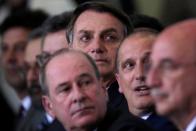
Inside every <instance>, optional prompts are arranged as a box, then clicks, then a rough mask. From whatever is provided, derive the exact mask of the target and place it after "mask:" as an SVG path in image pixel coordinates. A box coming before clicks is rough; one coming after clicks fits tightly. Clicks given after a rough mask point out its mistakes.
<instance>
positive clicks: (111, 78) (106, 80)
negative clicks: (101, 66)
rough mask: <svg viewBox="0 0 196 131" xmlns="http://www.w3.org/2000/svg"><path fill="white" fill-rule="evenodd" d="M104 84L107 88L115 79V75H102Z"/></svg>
mask: <svg viewBox="0 0 196 131" xmlns="http://www.w3.org/2000/svg"><path fill="white" fill-rule="evenodd" d="M102 81H103V85H104V87H105V88H108V87H109V86H110V85H111V84H112V83H113V82H114V81H115V76H114V75H110V76H108V77H102Z"/></svg>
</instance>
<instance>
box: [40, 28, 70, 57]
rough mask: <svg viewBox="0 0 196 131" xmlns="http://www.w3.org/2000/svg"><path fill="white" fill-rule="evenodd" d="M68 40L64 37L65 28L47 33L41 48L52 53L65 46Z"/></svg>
mask: <svg viewBox="0 0 196 131" xmlns="http://www.w3.org/2000/svg"><path fill="white" fill-rule="evenodd" d="M67 47H68V42H67V40H66V38H65V30H61V31H58V32H54V33H49V34H47V36H46V38H45V41H44V46H43V50H44V51H47V52H50V53H53V52H55V51H56V50H59V49H62V48H67Z"/></svg>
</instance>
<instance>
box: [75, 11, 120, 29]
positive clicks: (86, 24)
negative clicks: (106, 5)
mask: <svg viewBox="0 0 196 131" xmlns="http://www.w3.org/2000/svg"><path fill="white" fill-rule="evenodd" d="M105 28H115V29H117V28H119V29H121V30H123V24H122V23H121V22H120V21H119V20H118V19H117V18H116V17H114V16H113V15H111V14H110V13H106V12H95V11H93V10H88V11H84V12H83V13H82V14H81V15H80V16H79V17H78V18H77V20H76V22H75V26H74V29H76V30H80V29H85V30H103V29H105Z"/></svg>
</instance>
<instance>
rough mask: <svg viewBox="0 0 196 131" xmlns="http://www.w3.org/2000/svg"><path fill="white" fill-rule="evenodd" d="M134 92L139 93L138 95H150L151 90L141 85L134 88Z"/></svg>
mask: <svg viewBox="0 0 196 131" xmlns="http://www.w3.org/2000/svg"><path fill="white" fill-rule="evenodd" d="M134 91H135V92H137V93H138V95H141V96H143V95H150V88H149V87H148V86H146V85H140V86H137V87H135V88H134Z"/></svg>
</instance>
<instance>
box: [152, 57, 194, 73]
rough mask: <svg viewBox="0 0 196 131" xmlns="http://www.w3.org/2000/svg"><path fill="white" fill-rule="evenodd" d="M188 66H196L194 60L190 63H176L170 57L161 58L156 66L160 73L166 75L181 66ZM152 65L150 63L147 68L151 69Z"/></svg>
mask: <svg viewBox="0 0 196 131" xmlns="http://www.w3.org/2000/svg"><path fill="white" fill-rule="evenodd" d="M188 67H196V62H191V63H177V62H174V61H173V60H171V59H163V60H161V62H160V63H159V65H158V66H157V67H155V68H156V70H158V71H159V72H160V73H161V74H162V75H164V76H168V75H169V74H171V73H173V72H174V71H177V70H179V69H182V68H188ZM152 68H153V67H152V65H151V66H150V67H149V70H151V69H152Z"/></svg>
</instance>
